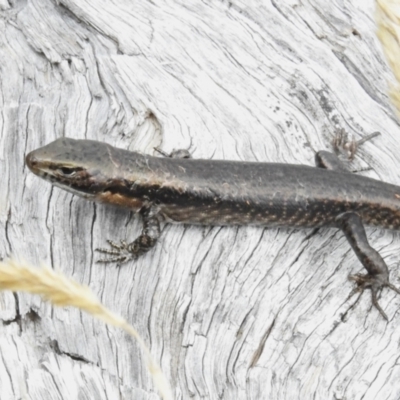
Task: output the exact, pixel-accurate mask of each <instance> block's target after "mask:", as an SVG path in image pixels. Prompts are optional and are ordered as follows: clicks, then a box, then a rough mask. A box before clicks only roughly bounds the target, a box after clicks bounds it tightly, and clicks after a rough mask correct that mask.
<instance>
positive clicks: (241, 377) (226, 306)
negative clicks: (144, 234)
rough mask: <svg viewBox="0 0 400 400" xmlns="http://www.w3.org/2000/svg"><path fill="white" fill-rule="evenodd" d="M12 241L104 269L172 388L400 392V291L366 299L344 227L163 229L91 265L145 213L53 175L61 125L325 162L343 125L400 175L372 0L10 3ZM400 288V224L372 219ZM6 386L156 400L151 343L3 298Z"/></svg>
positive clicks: (5, 201)
mask: <svg viewBox="0 0 400 400" xmlns="http://www.w3.org/2000/svg"><path fill="white" fill-rule="evenodd" d="M0 10H1V11H0V68H1V72H0V109H1V113H0V176H1V189H0V256H1V257H6V256H8V255H10V254H14V255H17V256H19V257H23V258H25V259H27V260H29V261H30V262H32V263H34V264H37V265H39V264H40V263H41V262H43V263H45V264H48V265H51V266H52V267H53V268H59V269H60V270H61V271H62V272H63V273H65V274H66V275H67V276H71V277H73V278H74V279H75V280H77V281H78V282H81V283H83V284H86V285H88V286H89V287H90V288H91V289H92V290H93V291H94V292H95V293H96V294H97V295H98V296H99V298H100V299H101V300H102V302H104V304H105V305H106V306H108V307H109V308H111V309H112V310H114V311H116V312H117V313H120V314H121V315H122V316H123V317H125V318H126V319H128V321H129V322H130V323H132V324H133V325H134V326H135V327H136V328H137V329H138V330H139V332H140V334H141V335H142V336H143V337H144V339H145V341H146V342H147V343H148V344H149V346H150V348H151V352H152V354H153V355H154V357H155V358H156V359H157V360H158V362H159V363H160V365H161V366H162V368H163V370H164V372H165V374H166V375H167V377H168V379H169V381H170V382H171V385H172V387H173V389H174V392H175V395H176V399H252V400H253V399H254V400H258V399H298V398H302V399H311V398H313V399H364V400H366V399H376V398H380V399H386V400H389V399H398V398H400V386H399V383H398V382H399V379H400V363H399V356H400V353H399V341H400V330H399V329H398V325H399V323H400V312H399V306H400V297H398V296H396V295H395V294H394V293H393V292H388V291H385V292H384V293H383V296H382V299H381V304H382V307H383V309H384V310H385V311H386V312H387V314H388V316H389V319H390V322H389V324H387V323H386V322H385V321H384V320H383V319H382V317H381V316H380V315H379V314H378V312H377V311H376V310H374V309H372V310H371V301H370V297H369V294H365V295H364V297H363V298H362V301H361V302H360V304H359V305H358V306H357V307H356V308H355V309H354V310H352V311H350V312H349V313H348V315H347V318H345V320H344V321H342V318H341V317H342V315H343V313H345V311H346V309H347V308H348V307H349V306H350V304H351V302H349V301H346V299H347V295H348V294H349V292H350V290H351V287H352V286H351V283H350V282H349V281H348V280H347V276H348V275H349V274H350V273H354V272H358V271H360V270H361V265H360V263H359V262H358V260H357V259H356V257H355V255H354V254H353V252H352V251H351V249H350V247H349V245H348V244H347V242H346V240H345V238H344V236H343V235H342V234H341V233H340V232H338V231H335V230H329V229H321V230H320V231H319V232H317V233H315V234H312V235H310V233H311V232H310V231H307V230H296V231H295V230H292V229H261V228H254V227H242V228H235V227H232V228H221V227H213V228H209V227H208V228H205V227H204V228H203V227H194V226H172V225H166V226H165V227H164V228H163V234H162V239H161V241H160V244H159V245H158V246H157V247H156V248H155V249H154V250H153V251H150V252H149V253H148V254H147V255H146V256H144V257H143V258H141V259H140V260H139V261H137V262H136V263H130V264H128V265H124V266H123V267H121V268H118V267H116V266H104V265H101V264H100V265H99V264H96V263H95V260H96V254H95V252H94V249H95V248H96V247H99V246H103V245H104V244H105V240H106V239H107V238H113V239H116V240H117V239H120V238H124V237H128V238H129V239H133V238H134V237H135V236H136V235H137V234H138V233H139V224H138V222H137V220H136V218H135V217H134V216H133V215H131V214H130V213H129V212H126V211H124V210H116V209H115V208H111V207H107V206H104V205H95V204H93V203H88V202H86V201H84V200H82V199H79V198H77V197H75V196H72V195H71V194H68V193H66V192H63V191H61V190H59V189H56V188H54V189H53V188H51V186H50V185H49V184H48V183H46V182H44V181H41V180H40V179H39V178H37V177H36V176H34V175H33V174H31V173H30V172H29V171H28V170H27V168H26V167H25V165H24V155H25V154H26V153H27V152H28V151H30V150H32V149H35V148H37V147H39V146H41V145H44V144H46V143H48V142H50V141H52V140H54V139H56V138H59V137H61V136H64V135H65V136H68V137H73V138H90V139H96V140H102V141H106V142H108V143H110V144H112V145H115V146H119V147H122V148H126V149H135V150H140V151H144V152H151V151H152V147H153V146H156V145H158V146H161V147H162V148H163V149H164V150H166V151H170V150H172V149H174V148H188V149H189V150H190V151H191V152H192V154H193V156H194V157H197V158H200V157H202V158H215V159H217V158H222V159H235V160H252V161H253V160H257V161H271V162H278V161H280V162H288V163H304V164H308V165H311V164H313V162H314V161H313V158H314V150H318V149H328V148H330V142H331V140H332V138H333V136H334V134H335V132H337V131H338V130H340V129H345V130H346V131H347V132H348V133H349V134H350V135H351V136H352V135H354V136H355V137H356V138H360V137H362V136H363V135H366V134H368V133H370V132H373V131H377V130H378V131H381V132H382V136H381V137H380V138H378V139H375V140H374V141H373V142H370V143H368V144H366V145H365V146H364V147H363V148H362V149H361V151H360V152H359V154H358V156H357V157H356V159H355V161H354V163H353V164H352V166H351V168H353V169H361V168H371V170H370V171H367V172H362V173H363V174H365V175H368V176H371V177H375V178H379V179H383V180H386V181H389V182H392V183H400V140H399V134H400V128H399V125H398V119H397V118H396V116H395V114H394V112H393V110H392V108H391V105H390V101H389V99H388V96H387V82H388V80H390V79H391V73H390V70H389V68H388V67H387V65H386V62H385V60H384V57H383V53H382V50H381V48H380V44H379V42H378V40H377V39H376V36H375V22H374V4H373V1H372V0H352V1H342V0H330V1H325V0H318V1H313V0H305V1H300V0H289V1H275V0H263V1H262V0H251V1H249V0H247V1H240V0H233V1H213V2H211V1H200V0H184V1H183V0H182V1H164V2H156V1H154V2H153V1H146V0H139V1H135V2H134V1H128V0H125V1H118V2H117V1H115V2H111V1H106V0H97V1H94V0H91V1H82V0H81V1H79V0H58V1H56V0H53V1H52V0H0ZM368 235H369V237H370V240H371V243H372V244H373V246H374V247H375V248H376V249H377V250H379V252H380V253H381V254H382V256H383V257H384V258H385V260H386V262H387V263H388V265H389V266H390V269H391V271H392V281H393V282H394V283H395V284H397V285H398V286H399V285H400V283H399V282H400V279H399V277H400V271H399V269H398V268H397V267H398V264H399V258H400V251H399V250H400V235H399V234H398V233H395V232H388V231H382V230H379V229H369V230H368ZM0 306H1V311H0V317H1V334H0V398H1V399H2V400H8V399H79V400H83V399H139V400H140V399H146V400H147V399H149V400H150V399H152V400H155V399H158V398H159V396H158V394H157V393H156V392H155V391H154V387H153V385H152V382H151V379H150V377H149V374H148V372H147V371H146V369H145V367H144V362H143V358H142V355H141V353H140V351H139V350H138V348H137V345H136V343H133V341H132V340H131V339H130V338H129V337H127V335H126V334H124V333H122V332H120V331H118V330H116V329H113V328H107V327H106V326H104V325H103V324H102V323H100V322H96V321H94V320H93V319H92V318H91V317H89V316H87V315H82V314H81V313H80V312H78V311H77V310H74V309H53V308H52V307H51V306H50V305H49V304H47V303H44V302H42V301H41V300H40V299H39V298H37V297H34V296H29V295H25V294H11V293H4V294H1V295H0Z"/></svg>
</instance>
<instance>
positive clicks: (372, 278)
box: [346, 274, 400, 321]
mask: <svg viewBox="0 0 400 400" xmlns="http://www.w3.org/2000/svg"><path fill="white" fill-rule="evenodd" d="M349 279H350V280H352V281H354V282H355V283H356V286H355V288H354V289H353V290H352V291H351V293H350V295H349V296H348V298H347V299H350V297H352V296H353V295H354V294H355V293H357V292H360V294H359V296H358V297H357V300H356V301H355V302H354V304H353V305H352V306H351V307H350V308H349V309H351V308H354V307H355V305H356V304H357V303H358V301H359V300H360V298H361V295H362V294H363V293H364V290H365V289H370V290H371V300H372V305H373V306H374V307H375V308H376V309H377V310H378V311H379V313H380V314H381V315H382V317H383V318H384V319H386V321H389V318H388V316H387V315H386V313H385V312H384V311H383V309H382V307H381V306H380V304H379V302H378V294H380V292H381V291H382V289H383V288H384V287H388V288H389V289H391V290H393V291H395V292H396V293H397V294H400V289H398V288H397V287H396V286H394V285H392V284H391V283H390V282H389V280H388V277H387V276H386V275H385V276H384V277H382V276H380V275H370V274H355V275H350V276H349ZM346 313H347V311H346Z"/></svg>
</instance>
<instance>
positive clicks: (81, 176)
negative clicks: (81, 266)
mask: <svg viewBox="0 0 400 400" xmlns="http://www.w3.org/2000/svg"><path fill="white" fill-rule="evenodd" d="M26 163H27V165H28V167H29V168H30V169H31V171H32V172H34V173H35V174H36V175H39V176H40V177H42V178H44V179H46V180H48V181H50V182H51V183H52V184H53V185H56V186H59V187H61V188H63V189H65V190H68V191H70V192H72V193H74V194H77V195H80V196H82V197H84V198H86V199H89V200H94V201H100V202H104V203H110V204H116V205H119V206H123V207H126V208H129V209H131V210H134V211H136V212H138V213H139V214H140V215H141V216H142V219H143V230H142V233H141V235H140V236H139V237H138V238H137V239H136V240H134V241H133V242H132V243H129V244H128V243H126V242H125V241H121V243H120V244H119V243H118V244H117V243H115V242H112V241H109V243H110V245H111V248H110V249H98V250H99V251H101V252H103V253H106V254H109V255H110V258H108V259H106V260H102V261H106V262H108V261H110V262H124V261H127V260H129V259H132V258H136V257H138V256H139V255H141V254H143V253H145V252H147V251H148V250H149V249H150V248H152V247H153V246H154V245H155V243H156V242H157V239H158V238H159V236H160V222H162V221H166V222H178V223H185V224H202V225H247V224H253V225H260V226H267V227H276V226H287V227H314V228H316V227H325V226H326V227H337V228H339V229H341V230H342V231H343V232H344V234H345V235H346V237H347V239H348V241H349V243H350V245H351V246H352V248H353V249H354V251H355V253H356V255H357V257H358V258H359V260H360V261H361V263H362V264H363V266H364V267H365V269H366V270H367V273H366V274H364V275H361V274H357V275H353V276H352V277H351V279H352V280H354V281H355V283H356V290H357V291H359V292H360V294H361V293H362V292H363V291H364V289H366V288H369V289H370V290H371V294H372V303H373V305H374V306H375V307H376V308H377V309H378V310H379V312H380V313H381V314H382V316H383V317H384V318H386V319H387V316H386V314H385V313H384V311H383V310H382V308H381V307H380V305H379V304H378V301H377V295H378V293H379V292H380V291H381V289H382V288H384V287H389V288H390V289H392V290H394V291H396V292H397V293H399V294H400V290H399V289H397V288H396V287H395V286H393V285H392V284H391V283H390V282H389V270H388V267H387V265H386V263H385V262H384V260H383V259H382V257H381V256H380V255H379V253H378V252H377V251H376V250H374V249H373V248H372V247H371V246H370V245H369V243H368V240H367V237H366V234H365V230H364V226H363V224H364V223H365V224H369V225H375V226H380V227H382V228H388V229H399V228H400V187H399V186H395V185H391V184H388V183H384V182H381V181H378V180H375V179H371V178H368V177H364V176H358V175H355V174H353V173H351V172H349V171H348V170H347V169H346V167H345V165H344V164H342V162H341V161H340V159H339V158H338V157H337V156H336V155H335V154H334V153H330V152H327V151H320V152H318V153H317V154H316V164H317V168H314V167H309V166H304V165H289V164H272V163H256V162H237V161H221V160H201V159H197V160H196V159H192V158H190V157H188V154H186V153H185V152H176V153H174V154H172V157H167V158H161V157H153V156H150V155H143V154H139V153H136V152H130V151H126V150H122V149H118V148H115V147H112V146H110V145H108V144H106V143H102V142H97V141H92V140H74V139H68V138H61V139H58V140H56V141H54V142H52V143H50V144H48V145H47V146H44V147H42V148H40V149H37V150H34V151H32V152H31V153H29V154H28V155H27V156H26Z"/></svg>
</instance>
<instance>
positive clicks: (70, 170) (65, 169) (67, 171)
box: [57, 167, 76, 176]
mask: <svg viewBox="0 0 400 400" xmlns="http://www.w3.org/2000/svg"><path fill="white" fill-rule="evenodd" d="M57 171H58V172H59V173H60V174H61V175H64V176H74V175H75V174H76V169H75V168H68V167H62V168H58V170H57Z"/></svg>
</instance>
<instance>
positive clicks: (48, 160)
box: [25, 138, 114, 198]
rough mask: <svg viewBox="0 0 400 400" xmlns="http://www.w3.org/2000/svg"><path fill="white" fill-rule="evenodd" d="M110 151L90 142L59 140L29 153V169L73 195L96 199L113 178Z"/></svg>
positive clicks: (27, 161) (106, 145) (101, 144)
mask: <svg viewBox="0 0 400 400" xmlns="http://www.w3.org/2000/svg"><path fill="white" fill-rule="evenodd" d="M111 151H112V147H111V146H109V145H108V144H106V143H101V142H96V141H93V140H74V139H69V138H61V139H58V140H56V141H54V142H52V143H49V144H48V145H46V146H44V147H41V148H39V149H37V150H34V151H32V152H30V153H29V154H28V155H27V156H26V158H25V160H26V165H27V166H28V167H29V169H30V170H31V171H32V172H33V173H34V174H36V175H38V176H40V177H41V178H43V179H45V180H47V181H50V182H51V183H52V184H53V185H55V186H59V187H61V188H62V189H65V190H67V191H69V192H72V193H74V194H78V195H80V196H83V197H86V198H92V197H96V196H97V195H98V194H99V193H101V192H102V191H103V190H104V189H105V187H106V186H107V185H108V184H109V183H108V182H109V180H110V179H112V177H113V172H114V164H113V163H112V159H111V158H110V152H111Z"/></svg>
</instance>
